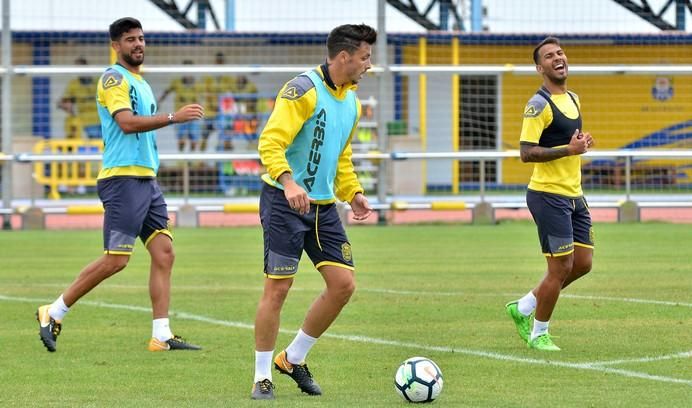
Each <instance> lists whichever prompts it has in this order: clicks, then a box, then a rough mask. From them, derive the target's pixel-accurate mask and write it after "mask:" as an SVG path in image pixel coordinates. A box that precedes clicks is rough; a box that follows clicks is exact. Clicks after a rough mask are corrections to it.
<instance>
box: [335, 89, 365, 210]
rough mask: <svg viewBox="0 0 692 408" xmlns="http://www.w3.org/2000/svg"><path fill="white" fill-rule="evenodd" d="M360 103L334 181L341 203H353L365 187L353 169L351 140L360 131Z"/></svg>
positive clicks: (337, 196)
mask: <svg viewBox="0 0 692 408" xmlns="http://www.w3.org/2000/svg"><path fill="white" fill-rule="evenodd" d="M357 103H358V115H357V117H356V123H355V124H354V125H353V129H351V135H350V136H349V138H348V142H347V143H346V147H344V150H343V151H342V152H341V155H340V156H339V166H338V167H337V169H336V179H335V180H334V193H335V194H336V198H338V199H339V200H341V201H346V202H349V203H350V202H351V200H353V197H354V196H355V195H356V194H357V193H362V192H363V191H364V190H363V187H362V186H361V185H360V183H359V182H358V176H357V175H356V170H355V168H354V167H353V160H352V156H353V149H352V148H351V140H353V135H354V134H355V133H356V129H358V121H359V120H360V113H361V105H360V101H358V102H357Z"/></svg>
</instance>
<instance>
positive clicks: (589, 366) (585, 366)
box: [0, 295, 692, 387]
mask: <svg viewBox="0 0 692 408" xmlns="http://www.w3.org/2000/svg"><path fill="white" fill-rule="evenodd" d="M0 300H5V301H10V302H30V303H36V304H41V303H44V302H46V300H45V299H36V298H25V297H11V296H5V295H0ZM79 303H80V304H82V305H89V306H95V307H103V308H109V309H120V310H129V311H136V312H146V313H150V312H151V309H150V308H148V307H142V306H132V305H120V304H113V303H105V302H94V301H88V300H82V301H80V302H79ZM170 315H171V316H174V317H177V318H180V319H186V320H194V321H198V322H203V323H209V324H215V325H219V326H226V327H235V328H241V329H253V328H254V326H253V325H252V324H248V323H243V322H233V321H228V320H219V319H213V318H210V317H206V316H200V315H195V314H191V313H186V312H174V311H171V312H170ZM280 331H281V332H282V333H286V334H293V333H294V332H295V331H294V330H290V331H289V330H285V329H281V330H280ZM323 337H329V338H334V339H339V340H346V341H352V342H359V343H366V344H379V345H384V346H394V347H405V348H414V349H417V350H425V351H435V352H443V353H456V354H466V355H471V356H475V357H484V358H490V359H493V360H500V361H509V362H515V363H524V364H533V365H544V366H552V367H563V368H571V369H577V370H590V371H596V372H601V373H611V374H618V375H621V376H624V377H630V378H639V379H644V380H650V381H659V382H667V383H676V384H684V385H688V386H690V387H692V380H685V379H681V378H673V377H665V376H660V375H651V374H647V373H642V372H638V371H630V370H621V369H616V368H609V367H603V366H602V365H599V364H593V363H568V362H562V361H553V360H544V359H534V358H524V357H516V356H512V355H507V354H499V353H493V352H489V351H482V350H472V349H464V348H452V347H441V346H430V345H425V344H417V343H408V342H400V341H395V340H386V339H378V338H375V337H367V336H357V335H343V334H331V333H325V334H324V335H323Z"/></svg>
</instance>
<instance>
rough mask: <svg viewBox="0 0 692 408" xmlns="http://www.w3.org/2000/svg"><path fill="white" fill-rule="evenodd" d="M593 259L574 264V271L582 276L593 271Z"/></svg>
mask: <svg viewBox="0 0 692 408" xmlns="http://www.w3.org/2000/svg"><path fill="white" fill-rule="evenodd" d="M591 265H592V264H591V260H589V261H588V262H583V263H579V264H576V265H574V267H573V268H574V271H575V272H577V273H578V274H579V275H580V276H582V275H586V274H587V273H589V272H591Z"/></svg>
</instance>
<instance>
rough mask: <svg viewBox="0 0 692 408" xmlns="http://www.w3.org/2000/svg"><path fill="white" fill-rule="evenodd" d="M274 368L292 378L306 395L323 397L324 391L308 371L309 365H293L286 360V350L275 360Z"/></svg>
mask: <svg viewBox="0 0 692 408" xmlns="http://www.w3.org/2000/svg"><path fill="white" fill-rule="evenodd" d="M274 367H275V368H276V369H277V370H279V372H280V373H281V374H286V375H287V376H289V377H291V378H292V379H293V381H295V382H296V384H298V388H300V390H301V391H303V392H304V393H306V394H309V395H322V389H321V388H320V386H319V385H318V384H317V383H316V382H315V380H313V379H312V374H311V373H310V370H308V365H307V364H305V363H303V364H291V363H289V362H288V360H287V359H286V350H284V351H282V352H281V353H279V354H278V355H277V356H276V358H275V359H274Z"/></svg>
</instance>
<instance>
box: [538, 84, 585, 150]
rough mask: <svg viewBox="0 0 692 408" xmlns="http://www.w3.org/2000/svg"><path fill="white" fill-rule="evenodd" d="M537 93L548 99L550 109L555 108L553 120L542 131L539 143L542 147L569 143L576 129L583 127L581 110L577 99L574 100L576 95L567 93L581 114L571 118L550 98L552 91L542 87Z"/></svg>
mask: <svg viewBox="0 0 692 408" xmlns="http://www.w3.org/2000/svg"><path fill="white" fill-rule="evenodd" d="M536 93H537V94H538V95H540V96H542V97H543V98H544V99H545V100H546V101H548V104H550V109H552V110H553V121H552V122H550V125H548V127H547V128H545V129H543V133H541V137H540V139H538V145H539V146H541V147H555V146H564V145H567V144H569V141H570V140H571V139H572V134H574V131H575V130H576V129H581V111H580V110H579V105H578V104H577V101H575V100H574V96H572V94H571V93H569V92H567V95H569V97H570V99H571V100H572V102H574V106H575V107H576V108H577V112H579V116H577V118H576V119H570V118H568V117H567V116H565V115H564V114H563V113H562V111H561V110H560V109H558V107H557V106H555V104H554V103H553V101H552V100H550V93H548V91H547V90H546V89H545V88H543V87H541V89H539V90H538V92H536Z"/></svg>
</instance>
